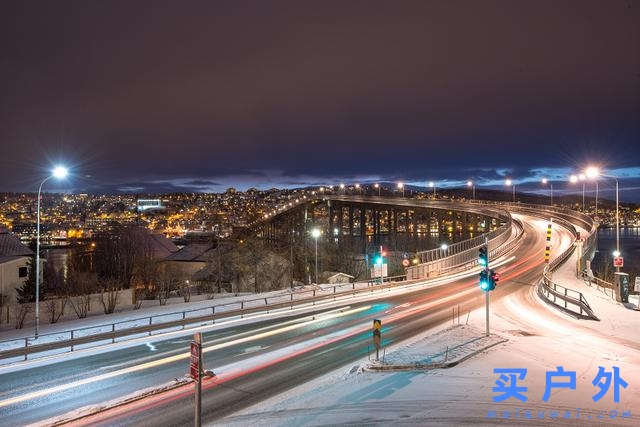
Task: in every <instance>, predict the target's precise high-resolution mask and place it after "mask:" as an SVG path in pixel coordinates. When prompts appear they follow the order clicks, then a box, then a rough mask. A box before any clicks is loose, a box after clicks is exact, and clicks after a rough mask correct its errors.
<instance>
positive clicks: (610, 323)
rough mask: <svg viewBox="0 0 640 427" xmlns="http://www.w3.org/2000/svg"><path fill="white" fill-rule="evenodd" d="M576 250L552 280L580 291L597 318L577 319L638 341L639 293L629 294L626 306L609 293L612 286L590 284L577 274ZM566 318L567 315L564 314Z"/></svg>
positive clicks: (593, 326) (639, 324)
mask: <svg viewBox="0 0 640 427" xmlns="http://www.w3.org/2000/svg"><path fill="white" fill-rule="evenodd" d="M576 261H577V252H574V253H573V255H571V257H570V258H569V259H568V260H567V261H566V262H565V263H564V264H563V265H562V266H561V267H560V268H559V269H558V270H556V271H555V272H554V273H553V281H554V282H555V283H557V284H559V285H562V286H564V287H566V288H570V289H573V290H576V291H579V292H582V294H583V295H584V297H585V298H586V300H587V302H588V303H589V306H590V307H591V309H592V310H593V311H594V313H595V315H596V316H598V318H599V319H600V321H599V322H586V321H584V320H576V321H577V322H580V323H582V324H588V325H587V326H589V327H591V328H593V329H595V330H598V331H600V332H606V333H608V334H611V335H612V336H615V337H618V338H624V339H628V340H633V341H636V342H638V343H640V311H636V310H634V308H635V307H637V304H638V296H637V295H630V296H629V303H627V304H626V306H625V305H624V304H622V303H619V302H617V301H616V300H615V299H614V298H612V297H611V290H610V289H604V290H603V288H600V287H598V286H596V285H595V284H592V285H591V286H589V285H587V283H586V282H585V281H584V280H583V279H580V278H577V277H576ZM566 317H567V318H569V317H570V316H566Z"/></svg>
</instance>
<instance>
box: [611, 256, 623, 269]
mask: <svg viewBox="0 0 640 427" xmlns="http://www.w3.org/2000/svg"><path fill="white" fill-rule="evenodd" d="M613 266H614V267H624V259H623V258H622V257H621V256H619V257H616V258H614V259H613Z"/></svg>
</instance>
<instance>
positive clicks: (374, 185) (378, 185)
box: [373, 182, 380, 197]
mask: <svg viewBox="0 0 640 427" xmlns="http://www.w3.org/2000/svg"><path fill="white" fill-rule="evenodd" d="M373 187H374V188H377V189H378V197H380V184H378V183H377V182H376V183H375V184H373Z"/></svg>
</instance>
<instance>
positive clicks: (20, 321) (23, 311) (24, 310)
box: [12, 303, 32, 329]
mask: <svg viewBox="0 0 640 427" xmlns="http://www.w3.org/2000/svg"><path fill="white" fill-rule="evenodd" d="M31 310H32V307H31V304H28V303H25V304H14V305H13V310H12V311H13V319H14V326H15V328H16V329H22V327H23V326H24V320H25V318H26V317H27V315H28V314H29V313H31Z"/></svg>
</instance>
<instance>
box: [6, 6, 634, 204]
mask: <svg viewBox="0 0 640 427" xmlns="http://www.w3.org/2000/svg"><path fill="white" fill-rule="evenodd" d="M0 142H1V143H0V191H33V190H35V189H36V186H37V183H38V182H39V179H41V178H42V177H43V176H44V175H45V174H46V173H47V169H48V168H49V167H50V166H51V165H52V164H54V163H57V162H64V163H66V164H68V165H70V166H72V168H73V172H74V176H72V177H71V178H70V179H69V180H68V181H67V182H66V183H53V182H52V183H51V184H50V185H48V188H49V190H57V189H67V190H73V191H110V192H111V191H129V192H160V191H162V192H164V191H192V190H193V191H220V190H224V189H225V188H226V187H228V186H235V187H237V188H239V189H244V188H247V187H251V186H256V187H259V188H270V187H272V186H297V185H307V184H316V183H323V184H324V183H337V182H340V181H342V180H346V181H351V182H356V181H359V182H366V181H375V180H378V179H384V180H398V179H400V180H403V181H405V182H413V183H416V184H421V183H424V182H425V181H426V180H436V181H438V182H440V183H441V184H442V185H445V184H446V185H456V184H459V182H460V181H461V180H464V181H466V180H467V179H473V180H475V181H477V182H478V183H479V184H481V185H495V186H498V185H499V183H500V182H501V181H502V180H503V179H504V177H505V176H511V177H513V178H514V179H516V180H517V182H519V183H523V184H525V183H526V182H530V184H529V185H532V186H533V185H537V184H534V182H535V181H537V180H538V179H539V177H540V176H542V175H545V176H548V177H551V178H553V179H555V180H557V181H561V180H564V179H565V178H566V174H568V173H571V171H576V170H578V168H582V167H584V166H586V164H587V163H589V162H597V163H599V164H600V165H602V166H604V167H607V168H610V169H615V171H614V172H615V173H616V174H619V175H621V176H628V177H630V178H629V179H627V180H626V181H625V184H624V185H626V188H627V189H631V188H633V187H634V186H635V185H637V182H638V178H640V1H634V0H620V1H618V0H606V1H600V0H596V1H586V0H577V1H562V0H553V1H541V0H535V1H528V2H527V1H511V0H505V1H488V0H483V1H478V0H469V1H460V0H447V1H425V0H420V1H399V2H393V1H382V2H374V1H347V0H342V1H335V2H332V1H327V0H322V1H314V2H311V1H301V0H296V1H258V0H256V1H240V0H233V1H214V0H208V1H159V0H154V1H148V2H145V1H139V0H136V1H130V0H127V1H101V2H98V1H86V0H82V1H63V0H57V1H23V0H18V1H3V2H2V6H0ZM445 180H446V181H445ZM562 185H564V184H562ZM525 186H526V185H525ZM558 186H560V184H558ZM629 194H631V193H629Z"/></svg>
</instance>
